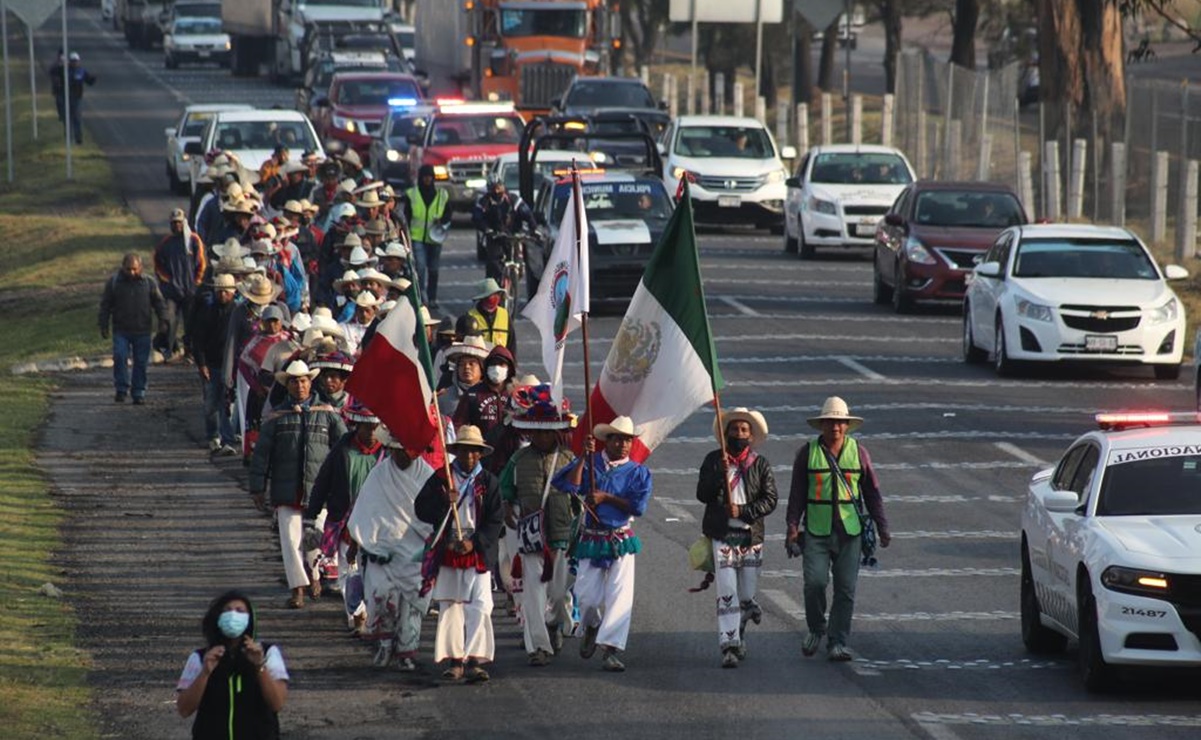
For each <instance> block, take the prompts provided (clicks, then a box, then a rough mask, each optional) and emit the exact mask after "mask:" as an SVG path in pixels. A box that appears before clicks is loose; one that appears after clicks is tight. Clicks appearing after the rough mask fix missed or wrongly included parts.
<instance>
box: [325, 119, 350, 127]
mask: <svg viewBox="0 0 1201 740" xmlns="http://www.w3.org/2000/svg"><path fill="white" fill-rule="evenodd" d="M329 122H330V123H332V124H334V128H346V124H347V123H350V119H348V118H343V117H342V116H330V118H329Z"/></svg>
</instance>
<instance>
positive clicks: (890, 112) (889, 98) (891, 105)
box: [880, 93, 896, 146]
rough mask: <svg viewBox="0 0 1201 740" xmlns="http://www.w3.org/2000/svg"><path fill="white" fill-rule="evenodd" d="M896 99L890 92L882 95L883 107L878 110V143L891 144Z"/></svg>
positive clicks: (882, 144)
mask: <svg viewBox="0 0 1201 740" xmlns="http://www.w3.org/2000/svg"><path fill="white" fill-rule="evenodd" d="M895 106H896V99H895V98H894V97H893V94H892V93H888V94H886V95H885V96H884V107H883V108H882V109H881V111H880V145H881V146H892V129H893V126H894V121H893V116H894V115H896V107H895Z"/></svg>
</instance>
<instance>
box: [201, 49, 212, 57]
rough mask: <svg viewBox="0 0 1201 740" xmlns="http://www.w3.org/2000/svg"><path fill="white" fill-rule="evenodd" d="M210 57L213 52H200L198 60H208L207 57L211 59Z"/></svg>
mask: <svg viewBox="0 0 1201 740" xmlns="http://www.w3.org/2000/svg"><path fill="white" fill-rule="evenodd" d="M212 55H213V52H211V51H202V52H200V58H201V59H208V58H209V57H211V56H212Z"/></svg>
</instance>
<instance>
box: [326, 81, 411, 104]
mask: <svg viewBox="0 0 1201 740" xmlns="http://www.w3.org/2000/svg"><path fill="white" fill-rule="evenodd" d="M336 95H337V99H336V100H334V102H335V103H337V104H338V105H371V106H383V105H387V104H388V101H389V100H396V99H405V100H411V101H416V100H418V99H419V98H420V97H421V91H420V90H419V89H418V88H417V85H416V83H414V82H411V81H409V80H343V81H342V82H341V83H339V84H338V92H337V93H336ZM411 104H412V103H409V105H411Z"/></svg>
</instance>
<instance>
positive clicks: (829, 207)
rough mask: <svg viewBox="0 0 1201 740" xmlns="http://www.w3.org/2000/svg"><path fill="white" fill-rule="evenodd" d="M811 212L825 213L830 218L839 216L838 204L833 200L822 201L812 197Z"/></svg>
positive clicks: (810, 201)
mask: <svg viewBox="0 0 1201 740" xmlns="http://www.w3.org/2000/svg"><path fill="white" fill-rule="evenodd" d="M809 210H811V211H813V212H815V213H824V214H826V215H828V216H837V215H838V204H837V203H835V202H834V201H832V200H822V199H821V198H817V197H814V196H810V197H809Z"/></svg>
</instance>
